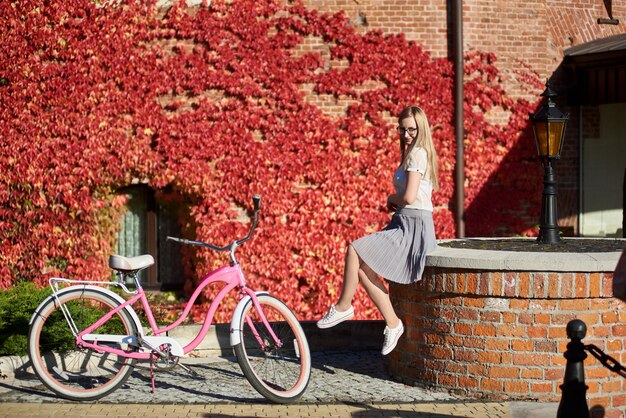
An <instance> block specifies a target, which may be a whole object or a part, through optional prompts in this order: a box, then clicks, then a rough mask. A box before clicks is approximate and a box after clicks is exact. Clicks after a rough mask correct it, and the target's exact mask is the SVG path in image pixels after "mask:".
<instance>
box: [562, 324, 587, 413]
mask: <svg viewBox="0 0 626 418" xmlns="http://www.w3.org/2000/svg"><path fill="white" fill-rule="evenodd" d="M586 334H587V325H585V323H584V322H583V321H581V320H580V319H574V320H572V321H570V322H568V324H567V337H568V338H569V339H570V340H572V341H571V342H570V343H568V344H567V350H566V351H565V354H563V356H564V357H565V359H566V360H567V364H566V365H565V377H564V378H563V384H562V385H561V391H562V395H561V402H560V403H559V409H558V411H557V413H556V417H557V418H589V407H588V406H587V387H588V386H587V385H585V366H584V364H583V362H584V361H585V359H586V358H587V353H585V345H584V344H583V343H582V341H581V340H582V339H583V338H585V335H586Z"/></svg>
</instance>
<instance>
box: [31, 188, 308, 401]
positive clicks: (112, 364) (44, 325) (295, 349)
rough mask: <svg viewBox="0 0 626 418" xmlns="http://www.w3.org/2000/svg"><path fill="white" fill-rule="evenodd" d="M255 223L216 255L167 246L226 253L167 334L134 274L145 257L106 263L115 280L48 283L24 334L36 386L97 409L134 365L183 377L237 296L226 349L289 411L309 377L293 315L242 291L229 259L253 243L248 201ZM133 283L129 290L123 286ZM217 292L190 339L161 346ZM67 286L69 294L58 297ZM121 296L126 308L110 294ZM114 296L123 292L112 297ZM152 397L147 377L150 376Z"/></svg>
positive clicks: (271, 299) (148, 259) (263, 296)
mask: <svg viewBox="0 0 626 418" xmlns="http://www.w3.org/2000/svg"><path fill="white" fill-rule="evenodd" d="M253 201H254V219H253V222H252V226H251V228H250V231H249V232H248V235H247V236H246V237H245V238H242V239H239V240H235V241H233V242H232V243H230V244H229V245H227V246H224V247H218V246H214V245H211V244H207V243H204V242H199V241H190V240H185V239H181V238H173V237H168V239H171V240H174V241H177V242H181V243H184V244H192V245H200V246H204V247H208V248H211V249H213V250H216V251H227V250H228V251H229V252H230V260H231V263H230V265H229V266H225V267H222V268H220V269H217V270H215V271H213V272H211V273H209V274H208V275H206V276H205V277H204V279H203V280H202V282H201V283H200V285H199V286H198V288H197V289H196V290H195V292H194V293H193V295H192V297H191V300H190V301H189V303H188V304H187V306H186V308H185V310H184V311H183V313H182V314H181V316H180V317H179V318H178V319H177V320H176V321H175V322H174V323H173V324H171V325H169V326H166V327H164V328H159V326H158V325H157V323H156V321H155V319H154V315H153V313H152V310H151V308H150V305H149V302H148V299H147V298H146V294H145V293H144V290H143V288H142V287H141V283H140V281H139V278H138V275H137V273H138V272H139V271H141V270H143V269H145V268H146V267H149V266H150V265H152V264H153V263H154V260H153V258H152V256H150V255H142V256H138V257H131V258H128V257H122V256H118V255H113V256H111V257H110V259H109V266H110V267H111V268H112V269H114V270H115V271H116V272H117V273H118V280H117V281H111V282H87V281H81V280H69V279H63V278H53V279H50V286H51V287H52V290H53V293H52V295H50V296H49V297H48V298H46V299H45V300H44V301H43V302H42V303H41V304H40V305H39V306H38V307H37V309H36V310H35V312H34V314H33V316H32V318H31V320H30V329H29V334H28V354H29V356H30V360H31V363H32V366H33V369H34V371H35V373H36V374H37V376H38V377H39V379H41V381H42V382H43V383H44V384H45V385H46V386H47V387H48V388H49V389H50V390H52V391H53V392H55V393H57V394H58V395H60V396H62V397H64V398H67V399H71V400H77V401H87V400H95V399H99V398H102V397H103V396H106V395H107V394H109V393H111V392H112V391H114V390H115V389H117V388H118V387H120V385H122V384H123V383H124V382H125V381H126V379H128V377H129V376H130V374H131V373H132V371H133V369H134V365H135V362H137V361H147V362H149V363H150V368H151V370H153V369H152V368H153V366H157V367H162V368H171V367H175V366H179V367H182V368H183V369H185V370H187V371H188V372H190V373H192V374H195V372H194V371H193V370H192V369H191V368H190V367H189V366H187V365H184V364H182V363H181V362H179V360H180V358H183V357H185V356H186V355H187V354H188V353H189V352H190V351H191V350H193V349H194V348H196V347H197V346H198V345H199V344H200V342H201V341H202V339H203V338H204V337H205V336H206V334H207V332H208V331H209V328H210V326H211V323H212V321H213V316H214V315H215V312H216V311H217V308H218V307H219V305H220V303H221V301H222V300H223V299H224V297H225V296H226V295H227V294H228V293H229V292H231V291H233V290H235V291H237V292H239V294H240V301H239V303H238V304H237V306H236V308H235V310H234V312H233V316H232V320H231V324H230V344H231V346H232V347H233V349H234V352H235V355H236V357H237V362H238V363H239V365H240V367H241V370H242V371H243V374H244V375H245V377H246V378H247V379H248V381H249V382H250V384H251V385H252V386H253V387H254V388H255V389H256V390H257V391H258V392H259V393H260V394H261V395H263V396H264V397H265V398H267V399H268V400H270V401H273V402H276V403H288V402H293V401H294V400H296V399H298V398H299V397H300V396H302V394H303V393H304V391H305V389H306V387H307V385H308V383H309V378H310V376H311V354H310V351H309V345H308V342H307V339H306V336H305V334H304V331H303V330H302V327H301V326H300V323H299V322H298V320H297V318H296V316H295V315H294V314H293V312H292V311H291V310H290V309H289V308H288V307H287V305H285V304H284V303H283V302H282V301H280V300H279V299H278V298H276V297H275V296H272V295H270V294H268V293H267V292H255V291H253V290H252V289H250V288H249V287H247V286H246V281H245V278H244V274H243V272H242V270H241V267H240V265H239V263H238V262H237V259H236V258H235V250H236V249H237V247H238V246H239V245H241V244H242V243H244V242H245V241H247V240H249V239H250V238H251V237H252V234H253V232H254V229H255V228H256V225H257V222H258V214H259V210H260V197H259V196H254V197H253ZM129 282H130V283H134V285H133V286H131V287H133V288H134V290H132V291H131V290H129V289H128V288H127V283H129ZM215 282H220V283H223V287H221V289H220V291H219V293H218V294H217V296H215V299H214V300H213V301H212V302H211V305H210V307H209V310H208V313H207V316H206V319H205V321H204V323H203V325H202V327H201V329H200V331H199V332H198V335H197V336H196V337H195V339H193V340H192V341H191V342H190V343H188V344H187V345H184V346H183V345H182V344H181V343H180V342H178V341H177V340H175V339H174V338H171V337H169V336H167V332H168V331H170V330H172V329H173V328H175V327H177V326H178V325H180V324H181V323H182V322H183V321H184V319H185V318H186V317H187V315H188V314H189V311H190V310H191V306H192V305H193V302H194V301H195V300H196V298H197V297H198V296H199V295H200V293H201V291H202V289H203V288H204V287H206V286H208V285H210V284H212V283H215ZM64 284H69V285H70V286H65V287H60V285H64ZM110 286H115V287H117V288H119V289H121V290H122V291H123V293H126V294H128V295H131V296H129V299H125V298H123V297H122V296H120V295H119V294H118V293H115V292H113V291H111V290H110V289H109V288H108V287H110ZM120 293H121V292H120ZM139 301H140V302H141V305H142V306H143V308H144V311H145V313H146V316H147V318H148V322H149V328H150V330H151V332H148V334H151V335H146V334H145V333H144V327H143V326H142V324H141V321H140V320H139V317H138V315H137V313H136V312H135V310H134V309H133V307H132V306H133V305H134V304H135V303H137V302H139ZM152 389H153V391H154V373H152Z"/></svg>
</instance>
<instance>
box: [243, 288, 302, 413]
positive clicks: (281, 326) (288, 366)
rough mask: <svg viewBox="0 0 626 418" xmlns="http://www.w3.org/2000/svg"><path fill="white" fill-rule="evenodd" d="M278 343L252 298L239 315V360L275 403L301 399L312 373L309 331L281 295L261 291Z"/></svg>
mask: <svg viewBox="0 0 626 418" xmlns="http://www.w3.org/2000/svg"><path fill="white" fill-rule="evenodd" d="M258 299H259V303H260V304H261V308H262V310H263V313H264V314H265V317H266V318H267V320H268V321H269V323H270V326H271V329H272V331H273V332H274V334H275V335H276V336H277V337H278V339H279V340H280V344H276V343H275V342H274V339H273V338H272V336H271V334H270V332H269V329H268V328H266V326H265V325H264V324H263V321H262V320H261V317H260V314H259V312H258V311H257V309H256V308H255V307H254V303H253V302H252V300H249V301H248V302H247V304H246V306H245V307H244V309H243V311H242V312H243V314H242V315H241V318H240V319H239V323H238V325H239V327H238V330H236V332H239V333H240V341H241V343H240V344H237V345H235V346H234V350H235V354H236V356H237V361H238V363H239V365H240V367H241V370H242V371H243V374H244V375H245V376H246V378H247V379H248V381H249V382H250V384H251V385H252V386H253V387H254V388H255V389H256V390H257V391H258V392H259V393H260V394H261V395H263V396H264V397H265V398H267V399H268V400H270V401H272V402H276V403H289V402H293V401H295V400H296V399H298V398H299V397H300V396H302V394H303V393H304V391H305V390H306V387H307V385H308V384H309V379H310V377H311V353H310V351H309V344H308V342H307V339H306V335H305V334H304V331H303V330H302V327H301V326H300V323H299V322H298V319H297V318H296V316H295V315H294V314H293V312H291V310H290V309H289V308H288V307H287V305H285V304H284V303H283V302H282V301H280V300H279V299H277V298H275V297H273V296H270V295H258Z"/></svg>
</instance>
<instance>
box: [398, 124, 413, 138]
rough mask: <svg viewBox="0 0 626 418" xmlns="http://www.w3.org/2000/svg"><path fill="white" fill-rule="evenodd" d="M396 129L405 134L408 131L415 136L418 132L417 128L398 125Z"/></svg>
mask: <svg viewBox="0 0 626 418" xmlns="http://www.w3.org/2000/svg"><path fill="white" fill-rule="evenodd" d="M396 129H397V130H398V132H399V133H400V135H404V134H405V133H407V132H408V133H409V135H411V136H415V134H416V133H417V128H404V127H402V126H398V127H397V128H396Z"/></svg>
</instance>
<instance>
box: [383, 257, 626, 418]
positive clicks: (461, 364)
mask: <svg viewBox="0 0 626 418" xmlns="http://www.w3.org/2000/svg"><path fill="white" fill-rule="evenodd" d="M612 279H613V273H607V272H601V273H582V272H524V271H521V272H514V271H484V270H476V271H469V272H468V271H462V270H458V269H449V268H433V267H428V268H427V270H426V272H425V274H424V276H423V279H422V281H421V282H418V283H417V284H415V285H409V286H407V285H394V284H392V285H391V290H390V292H391V295H392V299H393V303H394V304H395V306H396V308H397V311H398V314H399V315H400V317H401V318H403V320H404V321H405V324H406V329H407V331H406V337H404V338H402V339H401V341H400V343H399V345H398V348H397V349H396V350H395V351H394V352H393V353H392V354H391V356H390V373H391V374H392V375H393V376H394V377H397V378H399V379H401V380H404V381H405V382H407V383H411V384H413V383H418V384H423V385H427V386H434V387H436V388H440V389H449V390H452V391H457V392H461V393H464V394H466V395H471V396H476V397H487V398H491V399H537V400H541V401H559V400H560V396H561V391H560V389H559V386H560V385H561V384H562V383H563V376H564V372H565V359H564V357H563V353H564V352H565V350H566V345H567V343H568V342H569V339H568V338H567V336H566V325H567V323H568V322H569V321H570V320H572V319H575V318H578V319H581V320H583V321H584V322H585V323H586V324H587V328H588V331H587V336H586V338H585V339H584V340H583V343H585V344H595V345H596V346H598V347H599V348H600V349H602V350H605V351H606V352H607V354H610V355H611V356H613V357H615V358H616V359H617V360H618V361H620V362H622V363H626V350H625V349H626V325H623V324H624V321H625V320H626V311H625V310H624V308H625V307H626V306H625V304H624V303H623V302H621V301H619V300H617V299H615V298H613V297H612V295H613V291H612ZM584 365H585V377H586V384H587V385H588V386H589V389H588V392H587V399H588V403H589V406H590V407H591V406H593V405H598V404H599V405H602V406H603V407H604V408H605V410H606V415H605V416H606V417H607V418H610V417H618V416H620V417H621V416H622V414H623V413H624V411H626V382H625V381H624V379H623V378H622V377H620V376H618V375H616V374H614V373H610V372H609V371H608V370H607V369H606V368H604V367H603V366H602V365H600V364H599V363H598V361H597V360H596V359H595V358H594V357H591V356H589V357H588V358H587V359H586V360H585V363H584Z"/></svg>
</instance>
